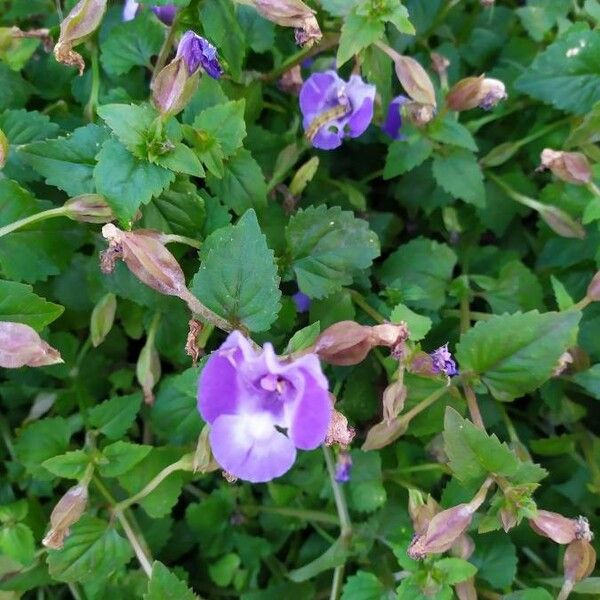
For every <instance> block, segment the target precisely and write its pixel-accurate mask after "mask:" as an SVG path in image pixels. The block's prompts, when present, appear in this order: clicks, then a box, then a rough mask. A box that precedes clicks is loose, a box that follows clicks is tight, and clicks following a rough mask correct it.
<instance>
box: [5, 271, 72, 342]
mask: <svg viewBox="0 0 600 600" xmlns="http://www.w3.org/2000/svg"><path fill="white" fill-rule="evenodd" d="M63 311H64V307H62V306H60V305H59V304H54V303H53V302H48V301H47V300H45V299H44V298H42V297H41V296H38V295H37V294H34V293H33V288H32V287H31V286H30V285H26V284H23V283H17V282H15V281H6V280H3V279H0V321H12V322H15V323H25V325H29V326H30V327H33V328H34V329H35V330H37V331H41V330H42V329H43V328H44V327H45V326H46V325H48V324H49V323H52V321H55V320H56V319H58V317H60V315H61V314H62V313H63Z"/></svg>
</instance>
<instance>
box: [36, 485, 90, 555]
mask: <svg viewBox="0 0 600 600" xmlns="http://www.w3.org/2000/svg"><path fill="white" fill-rule="evenodd" d="M87 500H88V488H87V485H84V484H81V483H80V484H78V485H75V486H73V487H72V488H70V489H69V490H67V493H66V494H65V495H64V496H63V497H62V498H61V499H60V500H59V501H58V503H57V504H56V506H55V507H54V510H53V511H52V514H51V515H50V531H48V533H47V534H46V537H44V539H43V540H42V544H44V546H46V548H52V549H53V550H59V549H60V548H62V547H63V544H64V540H65V538H66V537H67V536H68V535H69V529H70V527H71V525H73V524H75V523H77V521H79V519H80V518H81V515H82V514H83V513H84V511H85V507H86V505H87Z"/></svg>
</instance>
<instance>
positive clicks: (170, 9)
mask: <svg viewBox="0 0 600 600" xmlns="http://www.w3.org/2000/svg"><path fill="white" fill-rule="evenodd" d="M152 12H153V13H154V14H155V15H156V16H157V17H158V18H159V20H160V21H162V22H163V23H164V24H165V25H173V21H174V20H175V15H176V14H177V7H176V6H175V5H174V4H165V5H164V6H153V7H152Z"/></svg>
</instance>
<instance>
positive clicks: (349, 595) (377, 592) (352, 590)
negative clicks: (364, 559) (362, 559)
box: [341, 571, 385, 600]
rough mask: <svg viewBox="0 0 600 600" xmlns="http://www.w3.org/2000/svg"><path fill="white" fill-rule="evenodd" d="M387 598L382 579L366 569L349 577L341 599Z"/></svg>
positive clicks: (369, 599) (373, 599)
mask: <svg viewBox="0 0 600 600" xmlns="http://www.w3.org/2000/svg"><path fill="white" fill-rule="evenodd" d="M382 598H385V588H384V586H383V584H382V583H381V581H379V579H378V578H377V577H376V576H375V575H373V573H367V572H366V571H358V573H356V575H352V576H350V577H348V579H347V580H346V583H345V584H344V587H343V589H342V598H341V600H381V599H382Z"/></svg>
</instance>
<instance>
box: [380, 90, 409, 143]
mask: <svg viewBox="0 0 600 600" xmlns="http://www.w3.org/2000/svg"><path fill="white" fill-rule="evenodd" d="M407 101H408V98H407V97H406V96H396V97H395V98H394V99H393V100H392V101H391V102H390V105H389V106H388V110H387V115H386V117H385V121H384V122H383V125H382V126H381V129H382V130H383V132H384V133H387V134H388V135H389V136H390V137H391V138H392V139H393V140H400V139H402V137H403V136H402V134H401V133H400V130H401V129H402V115H401V113H400V110H401V109H402V106H403V104H404V103H406V102H407Z"/></svg>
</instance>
